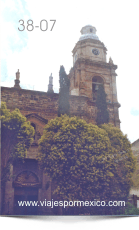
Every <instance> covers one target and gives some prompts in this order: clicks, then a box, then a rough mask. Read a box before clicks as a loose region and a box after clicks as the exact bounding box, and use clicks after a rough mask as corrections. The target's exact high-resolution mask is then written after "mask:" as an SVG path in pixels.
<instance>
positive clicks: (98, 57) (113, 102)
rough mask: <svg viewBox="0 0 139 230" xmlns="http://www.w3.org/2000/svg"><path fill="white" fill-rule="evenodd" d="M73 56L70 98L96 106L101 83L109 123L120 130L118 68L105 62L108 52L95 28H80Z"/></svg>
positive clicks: (111, 62)
mask: <svg viewBox="0 0 139 230" xmlns="http://www.w3.org/2000/svg"><path fill="white" fill-rule="evenodd" d="M72 53H73V68H71V70H70V73H69V78H70V95H76V96H84V97H87V98H88V99H89V101H90V103H92V105H93V106H94V107H95V101H96V95H97V90H98V86H99V85H100V84H103V86H104V89H105V93H106V94H107V104H108V109H109V114H110V122H111V123H113V124H114V125H115V126H117V127H120V120H119V113H118V108H119V107H120V104H119V103H118V101H117V90H116V76H117V74H116V73H115V70H116V69H117V66H116V65H114V64H113V61H112V59H111V58H110V60H109V62H108V63H107V61H106V55H107V49H106V47H105V45H104V44H103V43H102V42H101V41H100V40H99V38H98V36H97V35H96V28H95V27H93V26H91V25H87V26H85V27H83V28H82V29H81V37H80V38H79V41H78V42H77V43H76V45H75V47H74V49H73V51H72ZM94 109H95V108H94Z"/></svg>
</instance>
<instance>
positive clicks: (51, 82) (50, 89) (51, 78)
mask: <svg viewBox="0 0 139 230" xmlns="http://www.w3.org/2000/svg"><path fill="white" fill-rule="evenodd" d="M47 93H54V90H53V77H52V73H51V75H50V77H49V84H48V91H47Z"/></svg>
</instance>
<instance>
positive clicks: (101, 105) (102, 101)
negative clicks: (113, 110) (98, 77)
mask: <svg viewBox="0 0 139 230" xmlns="http://www.w3.org/2000/svg"><path fill="white" fill-rule="evenodd" d="M96 106H97V118H96V123H97V125H101V124H104V123H109V112H108V110H107V102H106V93H105V91H104V87H103V85H99V88H98V91H97V100H96Z"/></svg>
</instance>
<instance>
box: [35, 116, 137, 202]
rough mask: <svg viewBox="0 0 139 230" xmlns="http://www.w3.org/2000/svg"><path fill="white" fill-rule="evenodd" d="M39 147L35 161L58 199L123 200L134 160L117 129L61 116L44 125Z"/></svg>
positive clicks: (128, 186)
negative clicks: (50, 182) (51, 185)
mask: <svg viewBox="0 0 139 230" xmlns="http://www.w3.org/2000/svg"><path fill="white" fill-rule="evenodd" d="M39 145H40V154H39V159H40V161H41V163H42V166H43V168H44V170H45V171H46V172H47V173H48V174H49V176H50V177H51V179H52V181H54V182H55V183H56V189H55V191H54V193H56V194H57V195H58V197H60V198H61V199H64V200H92V199H99V200H100V199H101V200H110V198H111V199H119V198H122V199H124V198H125V197H126V195H127V193H128V191H129V188H130V186H131V183H132V180H131V177H132V172H133V171H134V165H135V161H134V157H133V155H132V152H131V145H130V142H129V141H128V139H127V137H126V136H124V135H123V134H122V132H121V131H120V130H119V129H118V128H115V127H114V126H112V125H110V124H105V125H102V126H101V127H98V126H96V125H93V124H87V123H86V121H84V120H82V119H79V118H77V117H71V118H69V117H68V116H67V115H63V116H61V117H57V118H55V119H53V120H51V121H49V122H48V124H47V125H46V126H45V128H44V133H43V135H42V137H41V139H40V142H39Z"/></svg>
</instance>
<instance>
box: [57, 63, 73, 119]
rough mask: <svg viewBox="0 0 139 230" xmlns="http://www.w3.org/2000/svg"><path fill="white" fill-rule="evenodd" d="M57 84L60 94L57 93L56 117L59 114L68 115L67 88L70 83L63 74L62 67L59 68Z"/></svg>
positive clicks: (64, 73)
mask: <svg viewBox="0 0 139 230" xmlns="http://www.w3.org/2000/svg"><path fill="white" fill-rule="evenodd" d="M59 83H60V92H59V104H58V116H61V114H67V115H69V113H70V112H69V111H70V104H69V87H70V81H69V79H68V76H67V74H66V72H65V69H64V67H63V66H61V67H60V71H59Z"/></svg>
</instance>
